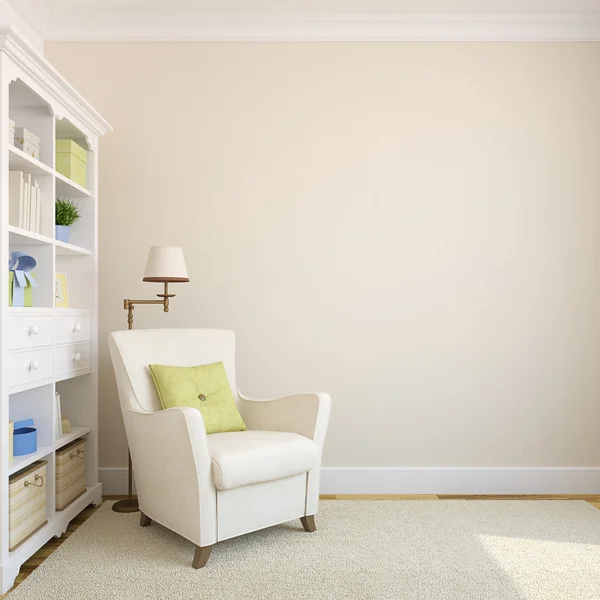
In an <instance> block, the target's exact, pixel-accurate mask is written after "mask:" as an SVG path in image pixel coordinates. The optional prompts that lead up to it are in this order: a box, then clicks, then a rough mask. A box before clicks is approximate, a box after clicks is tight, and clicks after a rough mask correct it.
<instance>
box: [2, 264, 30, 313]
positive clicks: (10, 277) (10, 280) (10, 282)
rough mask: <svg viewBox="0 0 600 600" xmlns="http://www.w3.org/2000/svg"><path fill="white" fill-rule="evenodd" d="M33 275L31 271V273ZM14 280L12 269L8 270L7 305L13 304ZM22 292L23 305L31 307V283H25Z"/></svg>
mask: <svg viewBox="0 0 600 600" xmlns="http://www.w3.org/2000/svg"><path fill="white" fill-rule="evenodd" d="M31 275H32V276H33V272H32V273H31ZM14 280H15V273H14V271H9V272H8V305H9V306H12V305H13V284H14ZM23 293H24V302H23V306H27V307H32V306H33V287H32V286H31V285H29V284H28V285H27V287H26V288H24V290H23Z"/></svg>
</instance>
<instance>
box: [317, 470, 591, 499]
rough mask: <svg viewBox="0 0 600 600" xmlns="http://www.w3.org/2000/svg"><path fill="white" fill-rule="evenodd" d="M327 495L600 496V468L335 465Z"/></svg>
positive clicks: (325, 481)
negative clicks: (356, 466)
mask: <svg viewBox="0 0 600 600" xmlns="http://www.w3.org/2000/svg"><path fill="white" fill-rule="evenodd" d="M321 493H322V494H600V467H364V468H362V467H359V468H355V467H330V468H324V469H323V474H322V477H321Z"/></svg>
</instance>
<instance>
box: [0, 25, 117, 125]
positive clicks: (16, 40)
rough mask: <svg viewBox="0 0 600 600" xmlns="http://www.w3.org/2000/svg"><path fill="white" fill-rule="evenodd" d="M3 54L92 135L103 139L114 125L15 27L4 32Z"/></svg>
mask: <svg viewBox="0 0 600 600" xmlns="http://www.w3.org/2000/svg"><path fill="white" fill-rule="evenodd" d="M0 52H4V53H5V54H6V55H7V56H8V57H9V58H10V59H11V60H12V61H13V62H14V63H15V64H16V65H17V66H18V67H19V68H20V69H21V70H22V71H23V72H24V73H25V74H26V75H28V76H29V77H30V78H31V79H32V80H33V81H35V82H36V83H37V84H38V85H39V86H41V87H42V88H43V89H44V90H45V91H46V92H47V93H48V94H49V96H50V97H51V98H54V99H56V100H57V102H58V104H59V105H61V106H64V107H66V108H67V110H69V111H70V112H71V113H72V114H73V115H74V116H75V117H76V118H77V119H79V120H80V121H81V122H82V123H84V124H85V125H86V126H87V127H88V128H89V129H90V131H91V132H92V133H94V134H95V135H98V136H101V135H104V134H105V133H107V132H108V131H110V130H111V129H112V127H111V126H110V124H109V123H108V122H107V121H106V120H105V119H104V117H102V115H101V114H100V113H99V112H97V111H96V110H95V109H94V108H93V107H92V106H91V105H90V104H88V102H87V101H86V100H84V98H83V97H82V96H81V94H79V92H77V90H75V88H73V86H71V84H70V83H69V82H68V81H67V80H66V79H65V78H64V77H63V76H62V75H61V74H60V73H59V72H58V71H57V70H56V69H55V68H54V67H53V66H52V65H51V64H50V63H49V62H48V61H47V60H46V59H45V58H44V57H43V56H41V55H40V54H39V53H38V52H37V51H36V50H35V48H33V47H32V46H31V45H30V44H29V43H28V42H27V41H26V40H25V39H24V38H23V37H21V35H19V34H18V33H17V32H16V31H15V30H14V29H13V28H12V27H9V28H4V29H0Z"/></svg>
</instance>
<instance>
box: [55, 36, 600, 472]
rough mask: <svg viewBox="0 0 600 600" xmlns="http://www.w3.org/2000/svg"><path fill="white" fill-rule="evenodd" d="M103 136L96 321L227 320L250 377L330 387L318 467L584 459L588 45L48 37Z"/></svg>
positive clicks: (593, 193)
mask: <svg viewBox="0 0 600 600" xmlns="http://www.w3.org/2000/svg"><path fill="white" fill-rule="evenodd" d="M46 56H47V58H48V59H49V60H50V61H51V62H52V63H53V64H54V65H55V66H56V67H57V68H58V69H59V70H60V71H61V72H62V73H63V74H64V75H65V76H66V77H67V78H68V79H69V80H70V81H71V82H72V83H73V84H74V85H75V86H76V87H77V88H78V89H79V90H80V91H81V92H82V93H83V94H84V95H85V96H86V97H87V98H88V99H89V100H90V101H91V102H92V104H94V105H95V106H96V107H97V108H98V109H99V110H100V111H101V112H102V113H103V114H104V115H105V116H106V117H107V118H108V119H109V121H110V122H111V123H112V124H113V125H114V128H115V131H114V133H112V134H110V135H108V136H107V137H106V139H105V140H103V141H102V144H101V154H100V168H101V179H100V186H101V193H102V198H101V209H100V227H101V234H100V260H101V267H100V278H101V281H100V283H101V287H100V302H101V313H100V328H101V331H100V333H101V389H100V401H101V409H100V414H101V421H100V426H101V430H100V434H101V435H100V446H101V448H100V449H101V454H100V464H101V466H105V467H107V466H121V465H122V466H124V465H125V464H126V445H125V440H124V435H123V427H122V424H121V415H120V412H119V408H118V403H117V398H116V392H115V386H114V382H113V377H112V373H111V367H110V364H109V362H108V356H107V350H106V342H105V340H106V336H107V334H108V332H109V331H111V330H113V329H121V328H124V325H125V313H124V311H123V309H122V299H123V298H124V297H126V296H129V297H136V296H138V297H139V296H141V297H144V296H151V295H152V294H154V293H157V292H159V289H155V286H153V285H152V284H144V283H142V282H141V277H142V271H143V268H144V265H145V259H146V254H147V251H148V246H150V245H155V244H174V245H181V246H183V248H184V251H185V253H186V257H187V262H188V267H189V271H190V276H191V278H192V283H190V284H188V285H181V286H179V287H178V288H177V289H176V290H175V291H176V292H177V297H176V298H175V299H174V300H173V302H172V312H170V313H169V314H168V315H165V314H163V313H162V312H160V311H159V310H158V309H156V308H155V307H139V308H138V309H136V326H137V327H171V326H196V327H228V328H231V329H234V330H235V331H236V332H237V335H238V372H239V383H240V386H241V388H242V390H244V391H245V392H247V393H249V394H251V395H255V396H261V395H266V396H277V395H280V394H286V393H288V392H294V391H304V390H325V391H328V392H330V393H331V394H332V396H333V398H334V412H333V415H332V421H331V428H330V435H329V439H328V444H327V448H326V457H325V464H326V465H328V466H345V465H347V466H392V465H393V466H403V465H409V466H452V465H459V466H477V465H481V466H487V465H495V466H512V465H529V466H543V465H547V466H569V465H577V466H591V465H599V464H600V435H598V427H599V423H600V370H599V368H598V365H599V362H600V319H599V312H600V275H599V273H600V272H599V268H600V267H599V258H600V248H599V243H600V242H599V240H600V44H583V43H580V44H566V43H564V44H554V45H552V44H492V43H488V44H476V43H468V44H433V43H432V44H424V43H421V44H409V43H399V44H335V43H327V44H316V43H306V44H275V43H265V44H258V43H254V44H253V43H245V44H244V43H237V44H236V43H221V44H219V43H48V44H46Z"/></svg>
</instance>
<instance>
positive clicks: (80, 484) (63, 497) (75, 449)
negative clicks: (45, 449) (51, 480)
mask: <svg viewBox="0 0 600 600" xmlns="http://www.w3.org/2000/svg"><path fill="white" fill-rule="evenodd" d="M84 493H85V438H79V439H77V440H75V441H74V442H71V443H70V444H67V445H66V446H64V447H63V448H61V449H60V450H57V451H56V510H64V509H65V508H67V506H69V504H71V502H73V500H75V499H76V498H79V496H81V495H82V494H84Z"/></svg>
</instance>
